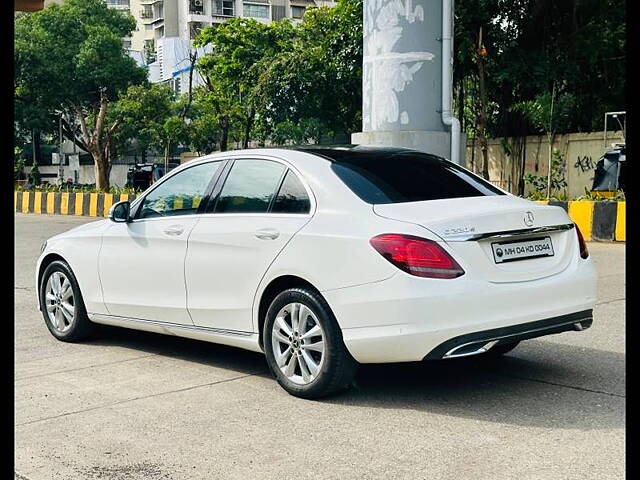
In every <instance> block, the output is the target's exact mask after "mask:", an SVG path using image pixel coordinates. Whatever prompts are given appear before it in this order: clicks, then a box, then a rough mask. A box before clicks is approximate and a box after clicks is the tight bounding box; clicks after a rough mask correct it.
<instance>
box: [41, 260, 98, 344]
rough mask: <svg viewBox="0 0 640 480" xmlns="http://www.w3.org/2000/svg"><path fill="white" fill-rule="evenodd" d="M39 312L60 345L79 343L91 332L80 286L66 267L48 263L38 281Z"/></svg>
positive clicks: (58, 261)
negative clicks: (63, 343)
mask: <svg viewBox="0 0 640 480" xmlns="http://www.w3.org/2000/svg"><path fill="white" fill-rule="evenodd" d="M40 310H42V316H43V317H44V322H45V324H46V325H47V328H48V329H49V331H50V332H51V334H52V335H53V336H54V337H56V338H57V339H58V340H60V341H63V342H78V341H81V340H84V339H86V338H87V337H89V336H90V335H91V334H92V333H93V331H94V329H95V324H93V323H92V322H91V321H90V320H89V317H88V316H87V310H86V309H85V306H84V301H83V300H82V295H81V294H80V287H79V286H78V281H77V280H76V277H75V275H74V274H73V272H72V271H71V268H70V267H69V265H68V264H67V263H66V262H64V261H62V260H56V261H54V262H51V263H50V264H49V265H48V266H47V268H46V269H45V270H44V273H43V274H42V279H41V280H40Z"/></svg>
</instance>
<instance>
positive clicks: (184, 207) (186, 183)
mask: <svg viewBox="0 0 640 480" xmlns="http://www.w3.org/2000/svg"><path fill="white" fill-rule="evenodd" d="M220 165H221V162H208V163H203V164H200V165H196V166H194V167H191V168H187V169H186V170H183V171H182V172H180V173H178V174H176V175H174V176H173V177H171V178H169V179H167V180H166V181H165V182H163V183H162V184H161V185H159V186H158V187H157V188H155V189H154V190H152V191H151V192H149V194H148V195H147V196H146V197H145V198H143V199H142V205H141V206H140V208H139V209H138V214H137V216H136V218H155V217H166V216H177V215H192V214H195V213H197V211H198V206H199V205H200V202H201V201H202V198H203V197H204V196H205V193H206V191H207V187H208V186H209V183H210V182H211V179H212V178H213V176H214V175H215V173H216V171H217V170H218V168H220Z"/></svg>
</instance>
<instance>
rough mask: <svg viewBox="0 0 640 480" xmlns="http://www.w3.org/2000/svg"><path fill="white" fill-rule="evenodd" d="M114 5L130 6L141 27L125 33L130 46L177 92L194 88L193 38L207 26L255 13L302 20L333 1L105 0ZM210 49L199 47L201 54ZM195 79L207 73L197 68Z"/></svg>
mask: <svg viewBox="0 0 640 480" xmlns="http://www.w3.org/2000/svg"><path fill="white" fill-rule="evenodd" d="M105 1H106V2H107V5H108V6H109V7H111V8H116V9H123V10H128V11H129V12H130V13H131V14H132V15H133V16H134V18H135V19H136V25H137V27H136V30H135V31H134V32H133V33H132V34H131V36H130V37H127V38H125V39H124V43H125V48H127V49H128V50H129V54H130V55H131V56H132V57H133V58H135V59H136V61H138V62H139V63H145V64H147V65H148V67H149V80H150V81H151V82H153V83H160V82H163V83H168V84H169V85H171V87H172V88H173V89H174V90H175V91H177V92H183V91H186V89H187V88H188V81H189V71H190V70H191V64H190V60H189V53H190V52H191V51H192V48H191V45H192V42H193V39H194V38H195V37H196V36H197V35H198V33H199V32H200V30H202V29H203V28H205V27H208V26H212V25H216V24H220V23H222V22H224V21H226V20H228V19H229V18H233V17H244V18H253V19H255V20H257V21H259V22H263V23H270V22H272V21H277V20H282V19H283V18H290V19H292V20H293V21H300V20H301V19H302V17H303V15H304V11H305V10H306V9H307V8H308V7H311V6H333V5H335V2H333V1H326V0H105ZM203 53H204V51H203V50H200V51H199V52H198V56H201V55H202V54H203ZM193 81H194V84H195V85H197V84H199V83H201V81H202V79H201V78H200V76H199V75H198V74H197V73H196V74H194V75H193Z"/></svg>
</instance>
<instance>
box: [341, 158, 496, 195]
mask: <svg viewBox="0 0 640 480" xmlns="http://www.w3.org/2000/svg"><path fill="white" fill-rule="evenodd" d="M331 168H332V169H333V171H334V172H335V174H336V175H337V176H338V177H339V178H340V180H342V181H343V182H344V183H345V184H346V185H347V186H348V187H349V188H350V189H351V190H352V191H353V192H354V193H355V194H356V195H358V197H360V198H361V199H362V200H364V201H365V202H367V203H371V204H385V203H403V202H419V201H424V200H441V199H445V198H461V197H484V196H492V195H505V193H503V192H502V191H500V190H499V189H497V188H496V187H494V186H493V185H492V184H491V183H489V182H487V181H485V180H483V179H481V178H479V177H476V176H475V175H471V174H470V173H469V172H468V171H467V170H465V169H463V168H461V167H459V166H457V165H456V164H454V163H451V162H449V161H447V160H444V159H442V158H439V157H435V156H432V155H427V154H421V153H417V152H412V153H396V154H390V155H384V156H381V155H371V156H369V155H366V154H358V155H354V156H353V157H350V156H348V155H347V156H343V157H342V158H340V159H339V160H338V161H336V162H334V163H332V165H331Z"/></svg>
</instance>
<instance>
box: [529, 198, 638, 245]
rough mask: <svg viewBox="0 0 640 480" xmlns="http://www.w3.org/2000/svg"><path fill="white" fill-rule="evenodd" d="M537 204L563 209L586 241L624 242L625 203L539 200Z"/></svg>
mask: <svg viewBox="0 0 640 480" xmlns="http://www.w3.org/2000/svg"><path fill="white" fill-rule="evenodd" d="M538 203H542V204H545V205H547V204H548V205H555V206H558V207H562V208H564V209H565V210H566V211H567V213H568V214H569V217H571V220H573V221H574V222H575V223H576V225H578V227H579V228H580V231H581V232H582V235H583V236H584V239H585V240H586V241H591V240H593V241H601V242H611V241H616V242H624V241H625V240H626V226H625V225H626V217H625V213H626V202H593V201H590V200H576V201H573V202H555V201H547V200H540V201H538Z"/></svg>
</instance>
